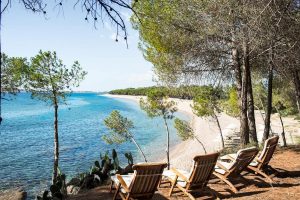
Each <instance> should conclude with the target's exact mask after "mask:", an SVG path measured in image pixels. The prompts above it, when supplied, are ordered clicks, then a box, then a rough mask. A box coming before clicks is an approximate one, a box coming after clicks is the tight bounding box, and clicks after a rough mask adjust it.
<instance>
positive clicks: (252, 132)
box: [244, 46, 258, 144]
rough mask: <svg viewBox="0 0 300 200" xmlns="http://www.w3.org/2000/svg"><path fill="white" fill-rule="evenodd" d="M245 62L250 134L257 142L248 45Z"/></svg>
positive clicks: (245, 50) (253, 140)
mask: <svg viewBox="0 0 300 200" xmlns="http://www.w3.org/2000/svg"><path fill="white" fill-rule="evenodd" d="M244 63H245V66H246V65H247V67H245V69H247V70H248V72H247V73H248V87H247V98H248V120H249V134H250V139H251V141H252V142H254V143H255V144H257V143H258V141H257V133H256V123H255V113H254V99H253V91H252V80H251V71H250V58H249V50H248V47H247V46H246V47H245V49H244Z"/></svg>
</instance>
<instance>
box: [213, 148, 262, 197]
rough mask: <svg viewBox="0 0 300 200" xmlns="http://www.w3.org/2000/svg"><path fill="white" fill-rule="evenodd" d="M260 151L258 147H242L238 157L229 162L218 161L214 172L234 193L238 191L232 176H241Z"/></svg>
mask: <svg viewBox="0 0 300 200" xmlns="http://www.w3.org/2000/svg"><path fill="white" fill-rule="evenodd" d="M257 153H258V149H257V148H256V147H250V148H246V149H241V150H239V151H238V152H237V156H236V158H235V159H234V160H233V161H232V162H230V163H228V162H222V161H218V162H217V165H216V167H215V171H214V172H213V174H214V175H215V176H216V177H218V178H219V179H221V180H222V181H223V182H225V183H226V184H227V185H229V186H230V188H231V189H232V191H233V192H234V193H237V192H238V190H237V188H236V187H235V186H234V185H233V184H232V183H231V182H230V179H231V178H234V177H238V176H240V173H241V172H242V171H244V170H245V169H247V166H248V165H249V164H250V163H251V162H252V160H253V159H254V158H255V156H256V155H257Z"/></svg>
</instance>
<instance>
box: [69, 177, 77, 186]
mask: <svg viewBox="0 0 300 200" xmlns="http://www.w3.org/2000/svg"><path fill="white" fill-rule="evenodd" d="M69 185H74V186H80V179H79V178H72V179H71V180H70V181H69V183H68V184H67V186H69Z"/></svg>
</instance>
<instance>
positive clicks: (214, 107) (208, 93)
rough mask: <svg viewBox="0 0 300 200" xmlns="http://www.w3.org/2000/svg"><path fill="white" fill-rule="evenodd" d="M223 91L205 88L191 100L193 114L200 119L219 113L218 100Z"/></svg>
mask: <svg viewBox="0 0 300 200" xmlns="http://www.w3.org/2000/svg"><path fill="white" fill-rule="evenodd" d="M222 95H223V91H222V90H221V89H220V88H213V87H212V86H207V87H206V88H205V90H202V91H201V92H199V93H198V94H197V96H196V97H195V98H194V99H193V106H192V108H193V112H194V113H195V114H196V115H197V116H200V117H209V116H214V115H215V112H220V107H221V106H220V99H221V97H222Z"/></svg>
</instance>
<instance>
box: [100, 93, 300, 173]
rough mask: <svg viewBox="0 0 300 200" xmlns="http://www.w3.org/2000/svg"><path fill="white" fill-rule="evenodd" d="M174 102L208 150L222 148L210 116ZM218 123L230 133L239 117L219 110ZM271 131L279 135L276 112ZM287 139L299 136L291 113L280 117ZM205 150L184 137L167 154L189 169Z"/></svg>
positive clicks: (298, 126) (236, 128) (259, 118)
mask: <svg viewBox="0 0 300 200" xmlns="http://www.w3.org/2000/svg"><path fill="white" fill-rule="evenodd" d="M103 96H106V97H109V98H116V99H125V100H131V101H134V102H136V103H139V100H140V98H144V97H143V96H130V95H111V94H104V95H103ZM171 100H173V101H175V102H176V106H177V108H178V111H179V112H182V113H184V114H186V115H188V116H189V118H190V119H191V122H190V123H191V125H192V127H193V129H194V132H195V134H196V135H197V137H198V138H199V139H200V141H201V142H202V143H203V144H204V146H205V148H206V151H207V152H208V153H210V152H215V151H218V150H220V149H221V138H220V133H219V130H218V127H217V125H216V123H215V122H214V120H212V119H210V118H200V117H197V116H196V115H195V114H194V113H193V111H192V108H191V105H192V101H191V100H183V99H173V98H172V99H171ZM255 115H256V128H257V135H258V139H259V140H261V138H262V134H263V129H264V122H263V119H262V116H261V114H260V112H259V111H256V112H255ZM219 120H220V125H221V127H222V132H223V135H224V136H226V135H229V134H231V133H233V132H238V131H239V126H240V122H239V120H238V118H234V117H231V116H228V115H227V114H225V113H220V114H219ZM271 120H272V124H271V125H272V131H273V132H275V133H278V134H279V135H280V133H281V131H282V127H281V124H280V120H279V117H278V115H277V114H275V115H272V119H271ZM283 121H284V125H285V129H286V138H287V142H288V143H290V144H293V143H295V138H296V137H300V124H299V122H298V121H296V120H294V119H293V118H291V117H285V118H283ZM198 154H204V150H203V148H202V147H201V145H200V144H199V143H198V142H197V141H195V140H188V141H183V142H181V143H179V144H177V145H175V146H172V147H171V150H170V158H171V165H172V166H173V167H177V168H181V169H186V170H189V169H190V166H191V164H192V159H193V157H194V156H195V155H198Z"/></svg>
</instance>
